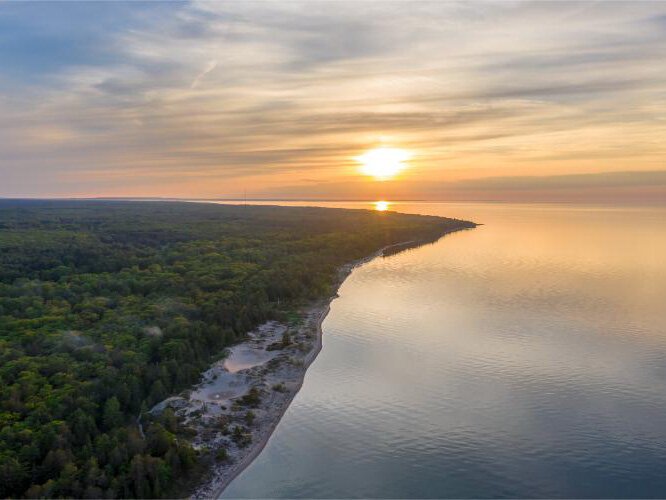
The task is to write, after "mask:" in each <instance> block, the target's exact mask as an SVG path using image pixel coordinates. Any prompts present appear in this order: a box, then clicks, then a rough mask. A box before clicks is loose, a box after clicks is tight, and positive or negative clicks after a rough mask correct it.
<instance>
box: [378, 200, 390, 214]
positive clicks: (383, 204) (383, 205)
mask: <svg viewBox="0 0 666 500" xmlns="http://www.w3.org/2000/svg"><path fill="white" fill-rule="evenodd" d="M390 206H391V204H390V203H389V202H388V201H376V202H375V210H377V211H379V212H384V211H386V210H388V209H389V207H390Z"/></svg>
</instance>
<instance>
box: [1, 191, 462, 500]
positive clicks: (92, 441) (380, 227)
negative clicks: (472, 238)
mask: <svg viewBox="0 0 666 500" xmlns="http://www.w3.org/2000/svg"><path fill="white" fill-rule="evenodd" d="M471 226H472V224H471V223H466V222H463V221H457V220H453V219H442V218H436V217H426V216H416V215H402V214H394V213H380V212H372V211H365V210H335V209H323V208H296V207H268V206H225V205H215V204H204V203H171V202H126V201H8V200H5V201H0V429H1V430H0V496H2V497H30V498H36V497H85V498H115V497H141V498H147V497H162V496H168V495H170V494H172V495H173V494H174V493H175V490H174V489H173V485H174V483H176V481H174V478H184V477H187V476H188V475H190V474H191V473H192V472H193V471H194V470H195V469H196V468H197V463H198V457H197V454H196V452H195V451H194V450H193V449H192V448H191V447H190V446H189V445H188V442H187V439H186V438H185V437H184V436H183V435H182V433H181V432H180V431H179V428H178V423H177V422H174V421H173V419H172V418H169V416H168V415H166V416H165V417H164V418H161V419H153V420H152V421H150V422H146V423H145V424H144V426H143V427H144V429H143V430H144V432H143V433H142V432H141V430H140V429H139V426H138V425H137V417H138V416H139V415H141V414H142V413H143V412H145V411H146V410H147V409H149V408H150V407H151V406H152V405H154V404H155V403H157V402H159V401H161V400H163V399H164V398H165V397H167V396H168V395H170V394H173V393H175V392H177V391H180V390H182V389H184V388H186V387H188V386H190V385H192V384H193V383H196V382H197V381H198V380H199V378H200V373H201V372H202V370H204V369H205V368H206V366H207V365H208V364H209V363H210V362H211V359H212V358H213V357H214V356H219V354H220V352H221V350H222V349H223V348H224V347H225V346H227V345H229V344H231V343H233V342H236V341H238V340H240V339H241V338H242V337H243V334H244V333H245V332H247V331H248V330H250V329H252V328H253V327H255V326H256V325H258V324H259V323H261V322H263V321H266V320H268V319H280V318H282V317H284V315H285V314H287V313H288V312H289V311H290V310H293V308H295V307H297V306H298V305H300V304H303V303H304V302H306V301H308V300H312V299H315V298H320V297H323V296H325V295H327V294H329V293H331V289H330V288H331V283H332V282H333V278H334V275H335V272H336V269H337V268H338V266H340V265H341V264H343V263H346V262H349V261H352V260H354V259H357V258H360V257H362V256H364V255H368V254H370V253H372V252H374V251H376V250H377V249H379V248H381V247H383V246H385V245H388V244H393V243H398V242H402V241H407V240H433V239H436V238H437V237H439V236H440V235H441V234H443V233H444V232H446V231H449V230H452V229H456V228H462V227H471Z"/></svg>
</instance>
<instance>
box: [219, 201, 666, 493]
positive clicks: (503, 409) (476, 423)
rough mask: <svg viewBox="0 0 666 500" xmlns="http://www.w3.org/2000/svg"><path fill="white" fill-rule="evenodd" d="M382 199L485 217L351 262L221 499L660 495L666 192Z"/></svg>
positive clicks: (663, 488)
mask: <svg viewBox="0 0 666 500" xmlns="http://www.w3.org/2000/svg"><path fill="white" fill-rule="evenodd" d="M281 204H282V203H281ZM285 204H286V203H285ZM300 204H301V205H302V204H305V205H314V203H300ZM317 205H320V206H343V207H350V208H361V207H365V206H366V205H364V204H362V203H328V204H327V203H317ZM389 209H392V210H396V211H401V212H409V213H424V214H432V215H442V216H451V217H458V218H464V219H468V220H473V221H475V222H478V223H482V224H483V226H479V227H478V228H476V229H473V230H469V231H464V232H459V233H455V234H451V235H448V236H446V237H444V238H442V239H440V240H439V241H438V242H436V243H435V244H431V245H426V246H423V247H420V248H417V249H412V250H409V251H406V252H402V253H399V254H397V255H393V256H390V257H387V258H380V259H375V260H373V261H372V262H370V263H368V264H365V265H363V266H362V267H359V268H357V269H356V270H355V271H354V272H353V273H352V274H351V275H350V277H349V278H348V279H347V280H346V281H345V282H344V283H343V285H342V287H341V288H340V292H339V294H340V297H339V298H338V299H336V300H334V301H333V303H332V308H331V312H330V314H329V315H328V317H327V318H326V320H325V322H324V325H323V331H324V337H323V342H324V347H323V350H322V352H321V353H320V355H319V357H318V358H317V360H316V361H315V362H314V363H313V364H312V366H311V367H310V369H309V370H308V372H307V375H306V377H305V383H304V385H303V388H302V390H301V392H300V393H299V394H298V395H297V396H296V398H295V399H294V401H293V403H292V405H291V407H290V408H289V409H288V411H287V413H286V415H285V417H284V418H283V420H282V421H281V423H280V424H279V426H278V428H277V429H276V431H275V433H274V435H273V436H272V438H271V440H270V442H269V443H268V445H267V446H266V448H265V449H264V451H263V452H262V453H261V454H260V456H259V457H258V458H257V459H256V460H255V461H254V463H253V464H252V465H251V466H250V467H248V468H247V469H246V470H245V471H244V472H243V473H242V474H241V475H240V476H239V477H238V478H236V480H235V481H234V482H232V484H231V485H230V486H229V487H228V488H227V490H226V492H225V494H224V497H226V498H233V497H241V498H246V497H247V498H265V497H273V498H276V497H277V498H280V497H289V498H294V497H296V498H336V497H337V498H347V497H366V498H367V497H369V498H395V497H409V498H429V497H448V498H461V497H464V498H478V497H615V498H617V497H666V208H646V207H643V208H637V207H635V208H618V207H592V206H587V207H586V206H571V205H510V204H490V203H488V204H484V203H469V204H459V203H439V204H437V203H413V204H410V203H401V204H392V205H389Z"/></svg>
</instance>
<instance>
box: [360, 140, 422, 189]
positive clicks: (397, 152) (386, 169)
mask: <svg viewBox="0 0 666 500" xmlns="http://www.w3.org/2000/svg"><path fill="white" fill-rule="evenodd" d="M410 157H411V154H409V152H408V151H405V150H404V149H398V148H384V147H382V148H376V149H371V150H370V151H368V152H367V153H364V154H362V155H361V156H357V157H356V158H354V159H355V160H356V161H357V162H359V163H360V164H361V168H360V169H359V170H360V172H361V173H362V174H364V175H369V176H371V177H374V178H375V179H378V180H380V181H385V180H387V179H391V178H392V177H395V176H396V175H398V174H399V173H400V172H402V171H403V170H404V169H405V168H406V165H405V164H404V162H405V161H407V160H409V158H410Z"/></svg>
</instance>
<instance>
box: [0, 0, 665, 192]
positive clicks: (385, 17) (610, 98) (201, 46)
mask: <svg viewBox="0 0 666 500" xmlns="http://www.w3.org/2000/svg"><path fill="white" fill-rule="evenodd" d="M153 4H154V5H149V6H145V5H143V4H114V3H111V4H100V3H83V4H78V3H72V4H70V3H65V4H59V5H58V9H60V10H58V11H57V12H56V11H55V10H53V9H51V7H50V6H44V4H37V3H34V4H20V5H17V4H9V5H7V4H3V5H0V32H2V33H3V34H0V40H1V41H2V43H1V44H0V63H2V64H3V68H4V69H3V75H0V113H2V115H3V120H2V122H0V175H2V180H3V182H2V183H0V195H5V196H6V195H33V196H34V195H48V194H51V195H65V194H76V195H81V194H90V195H96V194H134V195H136V194H145V195H170V196H191V195H193V194H194V195H201V196H215V195H233V194H235V193H238V192H242V190H243V189H244V188H247V186H248V185H250V186H251V187H252V188H256V189H255V190H256V191H264V192H271V190H273V191H274V192H277V189H278V188H279V187H280V186H285V185H288V186H292V185H296V187H298V186H299V185H300V186H301V189H304V190H305V189H310V187H308V186H310V185H309V184H308V183H305V182H303V183H300V184H299V182H300V181H299V179H303V178H308V179H312V180H315V181H316V182H321V183H324V184H326V183H335V182H343V181H344V182H346V180H347V179H349V178H350V176H353V174H354V172H355V165H354V162H353V160H352V158H353V157H354V156H357V155H358V154H359V153H360V152H361V151H362V150H364V149H366V148H368V147H372V146H374V145H376V144H377V143H378V141H379V138H380V137H383V138H384V139H385V140H388V141H390V142H391V143H393V144H394V145H396V146H400V147H405V148H408V149H410V150H412V151H414V152H415V154H414V159H413V161H412V168H410V169H409V170H408V171H407V173H406V179H405V180H406V182H407V183H408V182H417V181H418V182H421V181H423V182H426V183H433V182H457V181H461V182H463V181H466V180H471V179H477V178H481V177H488V176H492V177H498V176H533V175H542V176H550V175H573V174H579V173H598V172H612V171H632V170H662V169H663V168H664V159H665V158H666V145H664V141H663V137H664V136H666V74H664V72H663V69H662V68H663V54H664V53H666V24H665V23H664V22H663V19H665V18H666V17H665V16H666V4H663V3H658V2H645V3H641V2H627V3H622V2H611V3H603V4H600V3H596V2H581V3H573V2H566V3H563V2H555V3H548V2H534V3H525V2H487V3H483V2H461V3H456V2H361V3H358V2H353V3H352V2H349V3H346V2H340V1H335V2H308V3H299V2H243V3H241V2H225V3H222V2H191V3H185V4H181V3H175V4H174V3H153ZM96 9H99V10H98V11H96ZM51 10H53V12H52V13H51ZM47 11H48V12H47ZM96 14H97V15H96ZM90 16H93V17H94V18H97V17H100V18H103V19H104V21H103V22H102V24H101V25H100V27H99V29H90V28H89V27H88V26H89V25H88V24H86V23H83V22H82V21H83V19H84V17H85V18H90ZM16 26H19V27H20V29H17V28H16ZM5 27H6V28H7V29H6V30H3V29H2V28H5ZM74 46H76V47H78V48H77V50H76V51H73V50H70V48H71V47H74ZM22 57H23V60H22V59H21V58H22ZM27 60H29V64H28V63H26V62H25V61H27ZM47 60H49V61H51V60H53V61H56V62H49V63H48V64H47V63H45V62H44V61H47ZM176 178H177V179H178V182H175V181H174V179H176ZM77 179H78V180H79V181H80V182H79V183H78V184H77ZM202 179H203V180H202ZM344 182H343V183H344ZM405 185H406V184H405Z"/></svg>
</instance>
